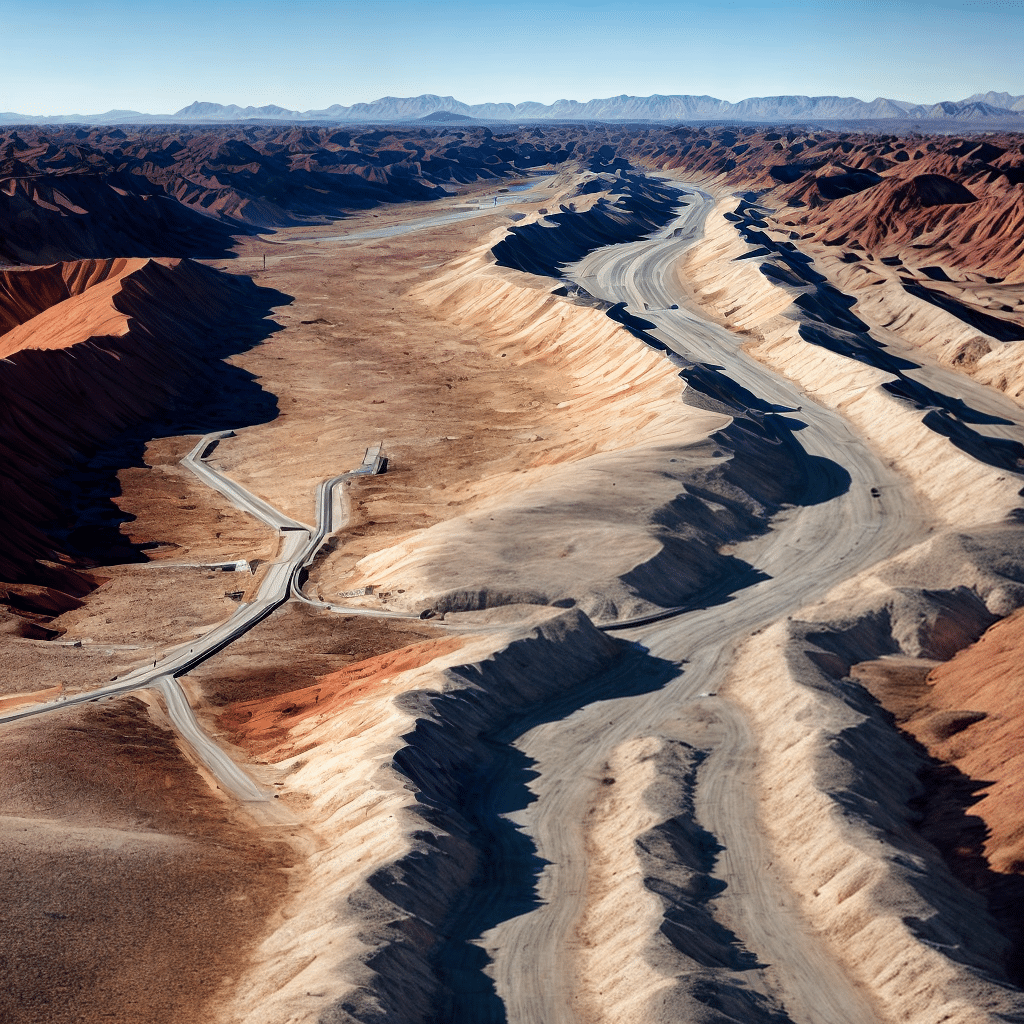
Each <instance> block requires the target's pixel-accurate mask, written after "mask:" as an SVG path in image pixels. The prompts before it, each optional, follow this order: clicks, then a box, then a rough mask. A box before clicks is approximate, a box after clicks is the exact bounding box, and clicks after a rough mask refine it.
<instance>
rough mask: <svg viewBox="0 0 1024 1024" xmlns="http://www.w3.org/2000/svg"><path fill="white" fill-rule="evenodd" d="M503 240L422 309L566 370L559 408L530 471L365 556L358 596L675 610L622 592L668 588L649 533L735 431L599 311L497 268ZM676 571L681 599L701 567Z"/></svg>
mask: <svg viewBox="0 0 1024 1024" xmlns="http://www.w3.org/2000/svg"><path fill="white" fill-rule="evenodd" d="M499 237H500V232H498V233H496V234H495V235H494V236H493V237H492V238H490V239H489V240H488V241H487V242H486V243H485V244H484V245H483V246H482V247H480V248H479V249H477V250H475V251H473V252H471V253H470V254H468V255H467V256H465V257H463V258H461V259H460V260H458V261H456V262H454V263H453V264H451V265H450V266H449V267H447V268H446V269H445V271H444V273H443V274H442V275H441V276H439V278H437V279H436V280H434V281H431V282H430V283H429V285H427V286H424V287H421V288H420V289H418V290H417V292H415V293H414V295H413V298H414V299H416V300H418V301H421V302H424V303H427V304H428V305H429V306H430V307H431V308H432V309H433V310H434V312H435V313H436V314H437V315H438V316H440V317H443V318H445V319H446V320H448V321H449V322H450V323H451V324H452V325H453V326H456V327H458V328H461V329H465V328H467V327H468V328H470V329H473V330H475V331H476V332H477V333H478V336H479V338H480V343H481V345H483V346H485V347H486V348H487V349H488V350H490V351H492V352H493V353H494V354H495V356H496V357H499V358H500V357H501V356H502V355H505V356H506V357H507V359H508V361H509V363H511V364H513V365H514V364H517V363H521V362H527V361H531V360H539V361H543V362H544V363H546V364H547V365H549V366H551V367H554V368H556V369H557V370H559V371H560V372H561V374H562V375H563V376H564V378H565V379H566V381H567V384H566V387H565V397H564V400H563V401H562V402H560V403H559V404H558V407H557V409H555V410H553V411H552V413H551V416H550V417H549V419H550V424H551V425H550V429H549V430H547V431H546V434H547V436H545V437H534V438H533V439H532V445H531V454H530V456H529V458H528V459H527V461H526V466H527V468H525V469H523V470H522V471H520V472H504V473H496V474H490V475H485V476H484V478H483V480H482V481H481V483H480V485H479V490H478V493H477V495H476V496H475V498H474V499H473V500H471V501H470V503H469V506H468V508H469V510H468V511H466V512H464V513H463V514H461V515H459V516H457V517H455V518H453V519H451V520H448V521H446V522H443V523H440V524H438V525H436V526H433V527H431V528H429V529H427V530H422V531H418V532H416V533H411V534H409V535H408V536H407V537H406V538H404V539H403V540H402V541H401V542H399V543H398V544H394V545H391V546H389V547H388V548H386V549H384V550H382V551H379V552H376V553H374V554H372V555H369V556H367V557H365V558H363V559H362V560H361V561H360V562H359V564H358V566H357V572H358V577H353V578H352V580H351V581H350V582H349V583H348V585H349V586H351V587H356V586H359V585H360V584H363V583H374V584H377V585H378V586H379V587H381V588H382V589H388V590H390V591H392V592H395V591H397V590H398V589H402V590H404V591H405V595H404V603H405V605H406V606H408V607H409V608H411V609H412V608H421V607H423V606H424V604H437V605H439V606H440V607H442V608H452V609H455V610H458V609H460V608H466V607H478V606H480V605H481V604H500V603H508V602H512V601H517V600H518V601H523V602H526V603H551V602H555V601H559V600H575V601H576V602H577V603H578V604H579V605H580V606H581V607H583V608H584V610H586V611H587V612H588V614H590V615H591V616H592V617H595V618H598V619H606V618H607V619H610V618H616V617H626V616H629V615H635V614H640V613H643V612H646V611H649V610H651V608H652V607H655V606H656V605H657V604H668V605H671V604H672V603H673V597H672V594H670V593H665V594H654V595H652V594H651V593H643V592H638V590H637V588H636V587H635V586H630V585H629V584H627V583H625V582H623V579H622V578H623V577H624V576H626V575H628V574H629V573H630V572H631V571H633V570H636V569H637V568H638V567H645V568H646V569H648V570H650V571H649V572H646V573H645V576H646V578H650V579H653V578H654V577H656V576H657V575H658V572H657V568H656V567H657V565H658V562H659V559H661V558H665V557H666V556H667V552H666V549H665V544H664V542H663V541H662V539H660V538H659V536H658V530H657V529H656V526H655V524H654V522H653V521H654V519H655V515H656V513H657V512H658V511H659V510H661V509H663V508H665V507H666V506H668V505H670V504H671V502H672V500H673V499H674V498H675V497H676V496H678V495H679V494H680V493H681V492H682V491H683V485H682V483H681V482H680V480H679V479H676V478H675V477H674V475H673V474H674V471H675V469H680V470H681V469H682V466H677V467H674V466H673V465H672V462H671V461H670V460H673V459H674V454H675V452H676V450H678V449H679V448H681V447H683V446H687V445H693V444H695V443H696V442H699V441H702V440H703V439H705V438H707V437H708V436H709V435H710V434H711V433H713V432H714V431H715V430H718V429H721V428H722V427H724V426H726V425H727V424H728V423H729V418H728V417H726V416H723V415H721V414H718V413H710V412H707V411H704V410H699V409H694V408H691V407H688V406H686V405H684V404H683V402H682V401H681V397H680V396H681V394H682V392H683V389H684V387H685V385H684V383H683V382H682V381H681V380H680V379H679V376H678V370H677V369H676V368H674V367H673V366H672V364H671V363H670V362H669V361H668V360H666V359H665V358H664V357H663V356H662V355H661V354H660V353H657V352H656V351H654V350H652V349H648V348H646V347H644V346H642V345H640V344H638V342H637V341H636V339H635V338H633V337H632V336H630V335H629V334H628V333H627V332H626V331H625V330H623V329H622V327H620V326H619V325H618V324H616V323H614V322H613V321H612V320H610V319H608V317H606V316H605V315H604V313H603V312H602V311H600V310H598V309H593V308H589V307H583V306H579V305H576V304H574V303H573V302H571V301H569V300H568V299H565V298H562V297H559V296H555V295H552V294H551V291H552V289H553V287H554V285H553V284H552V283H551V282H550V281H544V280H541V279H538V278H534V277H531V276H529V275H526V274H522V273H519V272H517V271H512V270H506V269H503V268H499V267H496V266H494V265H493V257H492V256H491V255H490V246H492V245H493V244H494V243H495V242H496V241H497V240H498V238H499ZM708 454H709V453H708ZM707 461H708V462H709V464H713V462H714V458H708V459H707ZM725 539H726V538H725V537H723V538H721V540H725ZM671 573H675V574H676V576H675V579H676V583H675V584H673V585H674V586H675V588H676V593H677V594H678V595H679V596H680V597H682V596H685V593H686V591H687V590H688V589H692V588H693V587H694V586H696V585H698V584H699V582H700V570H699V569H697V570H693V569H688V567H687V566H685V565H679V564H677V563H672V565H671ZM665 575H666V576H668V575H670V574H668V573H666V574H665ZM688 575H689V578H687V576H688Z"/></svg>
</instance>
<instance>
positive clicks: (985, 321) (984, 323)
mask: <svg viewBox="0 0 1024 1024" xmlns="http://www.w3.org/2000/svg"><path fill="white" fill-rule="evenodd" d="M936 269H937V268H936ZM929 276H932V275H929ZM946 280H949V278H946ZM902 284H903V290H904V291H906V292H907V293H908V294H910V295H913V296H914V298H916V299H922V300H923V301H925V302H930V303H931V304H932V305H933V306H938V307H939V309H941V310H944V311H945V312H947V313H950V314H952V315H953V316H955V317H956V318H957V319H958V320H960V321H962V322H963V323H965V324H967V326H968V327H973V328H974V329H975V330H976V331H981V333H982V334H987V335H988V336H989V337H990V338H995V339H996V341H1024V327H1021V326H1020V325H1019V324H1015V323H1012V322H1011V321H1009V320H1003V319H1001V318H1000V317H997V316H991V315H989V314H988V313H983V312H981V310H979V309H972V308H971V307H970V306H968V305H967V304H966V303H963V302H958V301H957V300H956V299H954V298H953V297H952V296H951V295H947V294H946V293H945V292H940V291H937V290H936V289H933V288H926V287H925V286H924V285H922V284H917V283H916V282H912V281H903V282H902Z"/></svg>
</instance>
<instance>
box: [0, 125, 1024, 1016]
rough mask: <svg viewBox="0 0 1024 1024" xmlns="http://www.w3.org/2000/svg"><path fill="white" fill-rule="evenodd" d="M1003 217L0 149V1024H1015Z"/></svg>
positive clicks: (937, 164)
mask: <svg viewBox="0 0 1024 1024" xmlns="http://www.w3.org/2000/svg"><path fill="white" fill-rule="evenodd" d="M1022 175H1024V138H1022V137H1020V136H1014V135H1008V134H1004V135H995V134H992V133H990V134H988V135H986V136H984V137H982V136H977V137H974V136H967V137H963V138H953V137H949V136H934V137H928V136H924V135H920V136H911V137H897V136H891V135H886V136H868V135H858V134H854V133H852V132H851V133H846V132H843V133H838V132H835V133H832V132H818V131H814V132H809V131H806V130H800V129H792V128H783V129H777V130H767V129H754V128H750V129H747V128H736V129H724V128H722V129H694V128H678V129H668V128H654V127H650V126H609V125H545V126H543V127H530V128H521V129H512V128H510V129H508V130H507V131H505V130H500V131H499V130H497V129H495V130H491V129H484V128H476V127H464V126H458V125H454V126H451V127H446V128H393V129H392V128H386V127H382V128H380V129H374V130H365V129H359V130H355V131H353V130H348V129H344V128H338V127H337V126H336V127H334V128H329V129H328V128H314V127H302V128H288V127H283V128H282V127H275V128H266V127H245V128H231V127H218V128H202V129H194V130H193V129H183V128H175V129H173V130H169V129H160V128H152V129H150V128H146V129H138V130H136V129H132V130H130V131H127V132H126V131H121V130H105V129H95V130H89V129H84V128H82V129H79V128H66V129H63V128H61V129H57V128H46V129H35V128H25V127H19V128H18V129H17V130H6V131H0V255H2V256H3V257H4V258H5V259H6V260H7V262H8V264H9V266H8V267H6V268H4V269H2V270H0V354H2V355H3V357H4V358H3V361H2V362H0V393H2V399H3V401H2V409H3V412H2V418H0V445H2V452H3V460H4V461H3V474H2V476H0V486H2V488H3V491H2V493H3V503H2V505H0V519H2V522H3V531H2V533H0V579H2V581H3V582H0V602H2V603H0V648H2V650H0V655H2V657H0V666H2V667H0V748H2V755H0V776H2V785H0V805H2V806H0V846H2V848H3V855H2V856H0V895H2V900H0V908H2V909H0V919H2V921H3V934H4V941H3V943H2V944H0V968H2V969H0V978H2V979H3V980H2V982H0V1017H2V1018H3V1019H4V1020H11V1021H12V1022H18V1024H21V1022H26V1024H28V1022H32V1024H36V1022H38V1024H43V1022H46V1024H50V1022H55V1024H58V1022H63V1021H68V1022H71V1021H89V1022H92V1021H97V1022H98V1021H101V1020H102V1021H121V1022H124V1024H129V1022H131V1024H137V1022H144V1021H146V1022H149V1021H152V1022H154V1024H158V1022H164V1021H170V1020H174V1021H179V1022H190V1021H195V1022H203V1024H209V1022H225V1024H228V1022H230V1024H241V1022H246V1024H292V1022H295V1024H298V1022H307V1021H308V1022H324V1024H334V1022H367V1024H369V1022H383V1021H388V1022H393V1024H406V1022H409V1024H411V1022H447V1021H472V1022H477V1024H483V1022H488V1024H490V1022H499V1021H508V1022H510V1024H513V1022H515V1024H534V1022H539V1021H543V1022H544V1024H570V1022H580V1024H595V1022H603V1021H608V1022H612V1021H614V1022H616V1024H620V1022H627V1021H636V1022H650V1021H655V1022H662V1021H663V1022H666V1024H668V1022H677V1021H678V1022H683V1021H687V1022H688V1021H702V1022H728V1021H732V1022H737V1024H739V1022H743V1024H748V1022H771V1024H780V1022H785V1021H789V1022H792V1024H869V1022H894V1024H895V1022H897V1021H899V1022H913V1024H932V1022H934V1024H938V1022H940V1021H943V1022H962V1024H975V1022H980V1021H992V1022H996V1021H1008V1020H1009V1021H1014V1020H1024V991H1022V988H1021V985H1022V983H1024V966H1022V965H1024V934H1022V932H1021V928H1020V901H1021V895H1022V889H1021V886H1022V884H1024V882H1022V875H1024V853H1022V833H1024V818H1022V814H1021V809H1020V799H1019V797H1020V783H1019V778H1018V775H1019V772H1018V768H1019V760H1020V758H1019V750H1020V747H1021V740H1022V737H1024V709H1022V707H1021V698H1020V693H1021V679H1020V675H1021V671H1020V663H1021V656H1020V652H1021V650H1022V646H1021V645H1022V639H1021V630H1022V622H1024V620H1022V619H1021V614H1022V612H1021V609H1024V518H1022V508H1024V504H1022V499H1021V491H1022V488H1024V408H1022V406H1021V401H1022V395H1024V348H1022V347H1021V346H1022V345H1024V272H1022V270H1021V266H1022V264H1021V245H1022V244H1024V242H1022V239H1024V236H1022V235H1021V231H1020V226H1021V222H1022V220H1024V192H1022V189H1024V184H1022V180H1024V179H1022ZM378 444H379V445H381V452H382V454H383V456H384V457H385V458H386V472H383V473H377V474H371V473H366V472H352V471H354V470H357V468H358V467H360V465H361V463H362V462H363V460H364V453H366V451H367V449H375V448H376V446H377V445H378ZM190 453H192V454H190ZM368 458H369V459H370V461H371V462H372V454H371V455H370V456H368ZM324 481H333V483H332V484H331V485H330V486H329V487H327V488H326V489H322V488H321V485H322V484H323V482H324ZM190 708H191V711H189V709H190ZM192 713H194V717H195V721H194V722H192V723H191V724H190V720H191V716H192ZM225 766H227V767H225Z"/></svg>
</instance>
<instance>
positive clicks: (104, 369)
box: [0, 264, 291, 581]
mask: <svg viewBox="0 0 1024 1024" xmlns="http://www.w3.org/2000/svg"><path fill="white" fill-rule="evenodd" d="M149 266H150V267H154V266H156V265H153V264H150V265H149ZM175 273H177V272H175V271H171V270H169V269H167V268H162V267H160V268H158V269H157V270H155V271H154V276H155V277H157V278H158V280H157V281H156V284H157V286H158V287H155V288H154V287H152V284H153V282H152V281H150V282H149V284H148V285H147V286H145V287H142V288H138V289H134V290H133V287H134V286H133V285H132V284H131V282H130V279H129V283H128V285H126V290H125V291H124V292H123V293H122V294H121V295H119V296H118V297H117V300H116V301H117V302H119V303H122V302H123V303H124V304H125V310H124V311H125V312H128V313H129V315H131V316H132V317H133V320H132V330H131V333H130V335H129V336H128V338H129V342H128V343H125V342H124V341H123V340H122V339H117V338H111V339H106V338H93V339H91V340H89V341H88V342H85V343H82V344H80V345H77V346H75V347H74V349H56V350H24V351H22V352H18V353H16V354H15V355H14V356H13V357H12V358H11V359H10V360H8V361H6V362H5V364H4V365H3V366H0V395H7V396H9V397H8V398H7V399H6V405H7V408H8V410H11V412H9V414H8V416H7V417H6V418H5V419H4V421H3V424H2V427H3V429H2V436H0V442H2V443H3V445H4V447H5V448H7V449H9V450H11V451H14V452H22V453H25V455H26V457H27V461H26V458H23V459H22V460H21V461H22V462H25V463H26V465H25V466H21V465H20V464H18V463H15V462H13V461H9V462H8V465H7V466H6V467H5V470H4V473H3V477H4V479H3V481H2V485H3V488H4V490H5V491H10V492H11V493H16V494H24V495H27V496H30V497H31V500H32V501H33V503H34V506H33V507H34V508H35V509H36V510H37V513H36V515H35V516H34V518H33V519H32V520H31V521H29V522H27V523H23V522H22V521H21V519H20V518H19V516H21V514H22V513H21V511H20V510H19V509H18V508H7V509H5V510H4V512H3V514H2V521H3V531H2V534H3V535H4V536H10V537H18V536H19V535H21V534H25V535H26V536H28V537H29V538H34V537H38V538H39V541H41V542H42V543H41V544H39V550H38V551H37V550H35V549H29V550H24V551H19V552H17V553H16V557H13V556H12V558H11V561H12V563H13V565H15V566H20V568H18V569H17V570H16V571H15V572H14V577H15V578H16V579H25V580H29V581H31V579H32V578H33V575H34V574H35V573H36V571H37V566H36V563H35V562H34V561H33V560H34V559H35V558H53V554H52V550H53V549H56V550H57V551H59V552H62V553H63V554H65V555H68V556H71V557H72V558H73V559H75V560H78V561H80V562H85V563H91V564H93V565H95V564H103V563H114V562H138V561H144V560H145V554H144V550H143V548H142V547H141V546H136V545H133V544H131V542H130V541H129V540H128V539H127V538H126V537H125V536H124V535H122V534H121V532H120V526H121V524H123V523H124V522H127V521H130V519H131V518H132V517H131V516H128V515H126V514H125V513H123V512H122V511H121V510H120V509H119V508H118V507H117V505H116V504H115V503H114V502H113V501H112V499H113V498H115V497H117V496H118V495H119V494H120V493H121V491H120V484H119V481H118V479H117V472H118V470H120V469H122V468H127V467H130V466H143V465H144V464H145V463H144V462H143V453H144V450H145V445H146V442H147V441H149V440H151V439H152V438H154V437H166V436H175V435H180V434H197V433H206V432H209V431H213V430H222V429H228V428H234V427H241V426H246V425H250V424H254V423H263V422H267V421H268V420H271V419H273V418H274V417H275V416H276V415H277V400H276V398H275V397H274V396H273V395H272V394H270V393H268V392H266V391H264V390H263V389H262V388H261V387H260V385H259V383H258V381H257V380H256V378H255V377H254V375H253V374H250V373H248V372H246V371H245V370H242V369H241V368H239V367H236V366H232V365H231V364H229V363H228V362H226V361H225V358H226V357H227V356H229V355H232V354H234V353H238V352H242V351H245V350H246V349H248V348H250V347H252V346H253V345H256V344H259V343H260V342H261V341H263V340H264V339H265V338H267V337H268V336H269V335H270V334H271V333H273V332H275V331H277V330H280V328H279V326H278V325H277V324H276V323H274V322H273V321H271V320H268V319H267V316H268V314H269V313H270V311H271V309H272V308H273V307H275V306H280V305H284V304H287V303H289V302H290V301H291V297H290V296H287V295H285V294H283V293H281V292H278V291H274V290H272V289H268V288H261V287H258V286H256V285H255V284H253V282H252V281H251V280H250V279H248V278H240V277H235V276H233V275H230V274H225V273H223V272H220V271H215V270H212V269H209V268H207V267H203V266H200V265H197V264H190V265H187V280H186V281H185V287H186V290H187V291H188V293H189V294H191V295H194V296H196V302H195V308H192V309H188V310H182V309H181V308H180V302H179V298H180V297H179V296H178V293H177V291H176V290H175V289H171V288H168V289H167V290H166V293H165V294H159V293H160V287H159V285H160V283H161V280H163V279H166V278H173V276H174V274H175ZM150 313H151V314H152V319H149V320H147V316H148V315H149V314H150ZM47 513H49V514H48V515H47ZM40 529H41V530H42V533H39V530H40ZM26 530H27V531H29V532H28V533H27V534H26Z"/></svg>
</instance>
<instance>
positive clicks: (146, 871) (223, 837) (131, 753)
mask: <svg viewBox="0 0 1024 1024" xmlns="http://www.w3.org/2000/svg"><path fill="white" fill-rule="evenodd" d="M0 748H2V749H0V850H2V853H0V931H2V933H3V935H4V941H3V947H2V949H0V971H2V973H3V976H4V979H5V981H4V984H3V985H0V1018H2V1019H3V1020H5V1021H10V1022H11V1024H62V1022H69V1024H70V1022H72V1021H93V1020H96V1021H99V1020H104V1021H113V1022H118V1021H120V1022H123V1024H144V1022H152V1024H163V1022H165V1021H168V1020H175V1021H182V1022H186V1021H187V1022H196V1024H200V1022H205V1021H207V1020H209V1016H208V1012H209V1011H208V1006H209V1003H210V1000H211V999H213V998H214V997H216V996H218V994H220V995H223V993H224V990H225V985H226V984H228V985H229V983H230V979H231V978H233V977H236V976H237V974H238V972H239V971H240V969H241V966H242V965H243V964H244V963H245V960H246V957H247V955H248V954H249V951H250V950H251V948H252V946H253V943H254V942H255V941H256V939H257V938H258V936H259V934H260V929H261V925H262V922H263V921H264V920H265V918H266V916H267V915H269V914H272V913H273V912H274V910H275V909H276V907H277V906H278V905H279V903H280V900H281V898H282V897H283V895H284V893H285V890H286V888H287V880H286V874H285V872H286V870H287V869H289V868H290V867H291V865H292V864H293V855H292V851H291V848H290V846H289V845H288V843H287V842H282V841H281V840H282V839H283V838H285V837H284V836H281V837H278V836H276V835H274V834H272V833H268V832H262V833H261V832H257V831H254V830H253V829H252V827H251V825H250V824H248V823H247V822H246V821H245V819H244V818H242V817H239V816H238V814H237V813H236V812H235V811H234V810H233V809H232V808H231V807H230V806H228V805H227V804H225V803H222V802H221V801H219V800H218V799H217V798H216V797H215V796H214V795H213V793H212V792H211V790H210V788H209V787H208V785H207V784H206V782H205V781H204V780H203V779H202V778H200V776H199V775H198V773H197V772H196V771H195V769H194V768H193V767H192V766H191V765H190V764H189V763H188V762H187V761H186V760H185V758H183V757H182V755H181V753H180V752H179V750H178V749H177V747H176V745H175V740H174V737H173V735H172V734H170V733H168V732H166V731H164V730H163V729H161V728H159V727H157V726H156V725H154V724H153V723H152V722H151V721H150V720H149V718H148V716H147V712H146V709H145V707H144V705H143V704H142V703H141V702H140V701H139V700H138V699H136V698H133V697H127V698H123V699H121V700H119V701H117V702H115V703H112V704H109V705H107V706H104V707H103V708H102V709H97V710H93V709H88V710H73V709H69V710H68V711H66V712H63V713H61V714H60V715H55V716H52V717H49V718H45V719H38V720H35V721H32V722H29V723H27V724H24V725H21V726H18V727H14V728H8V729H5V730H4V731H3V732H2V733H0ZM257 908H258V909H257ZM254 911H256V912H254ZM129 962H130V964H131V969H130V970H126V969H125V966H126V963H129Z"/></svg>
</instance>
